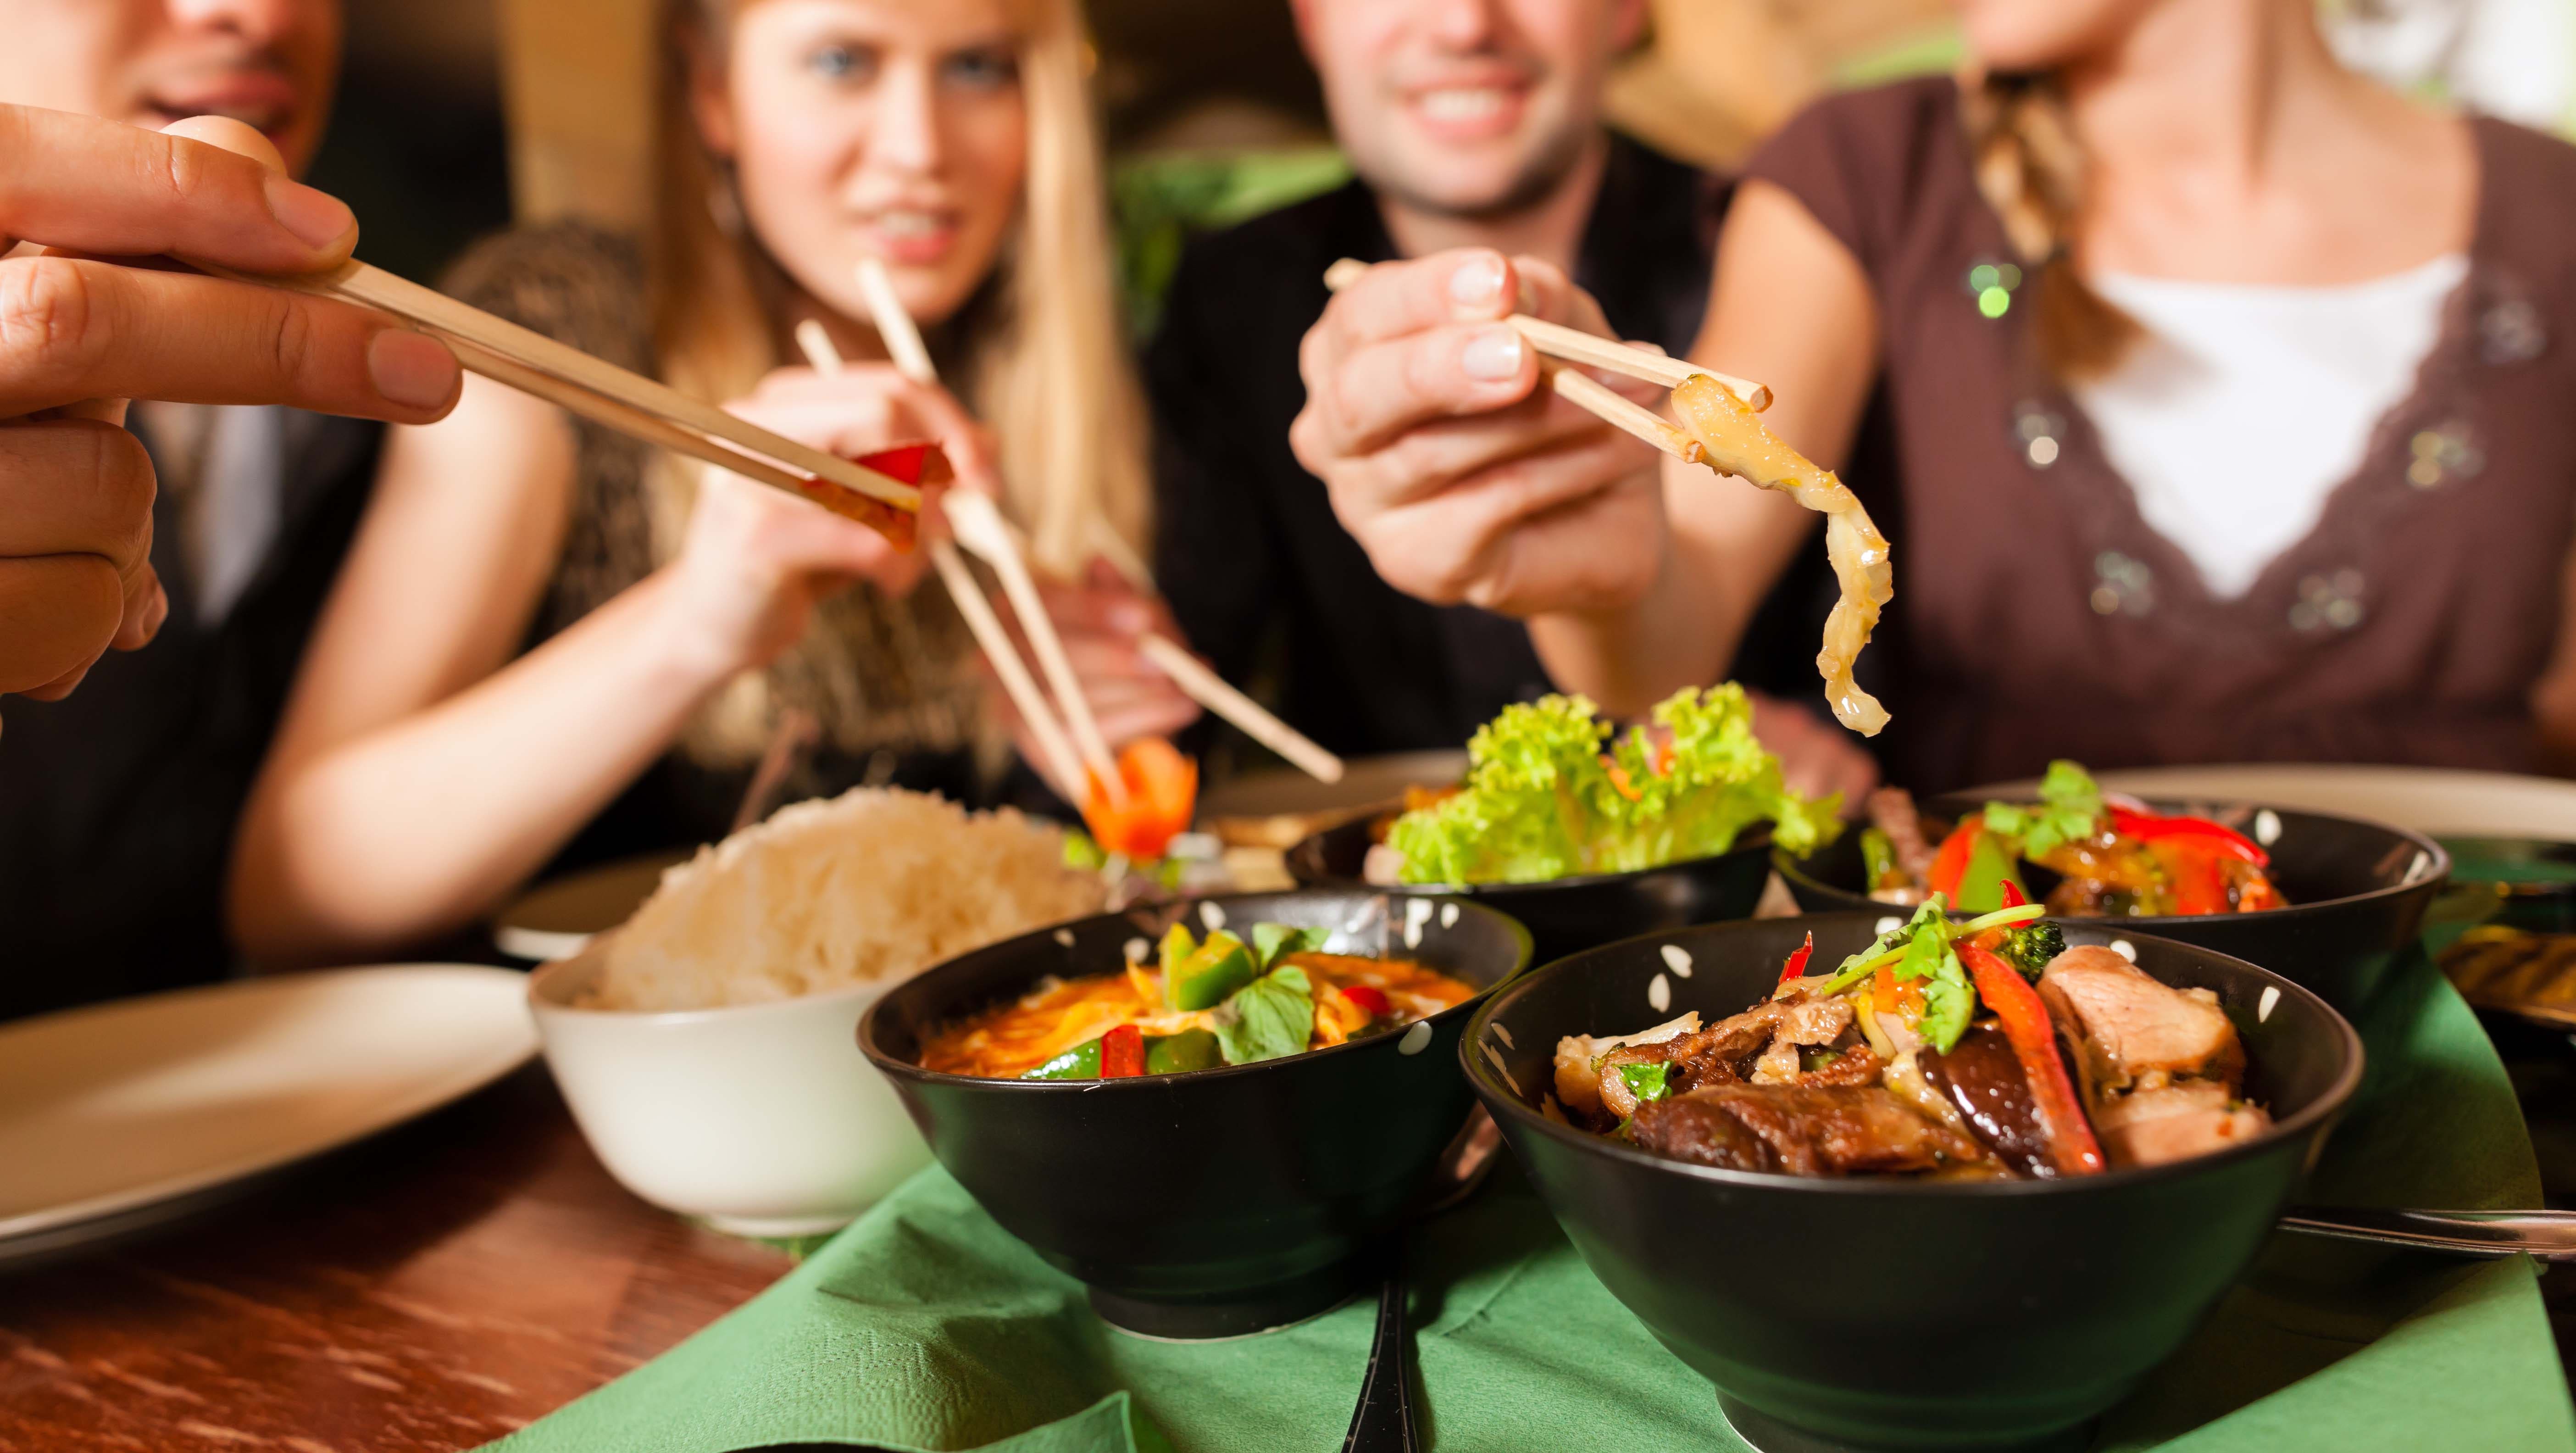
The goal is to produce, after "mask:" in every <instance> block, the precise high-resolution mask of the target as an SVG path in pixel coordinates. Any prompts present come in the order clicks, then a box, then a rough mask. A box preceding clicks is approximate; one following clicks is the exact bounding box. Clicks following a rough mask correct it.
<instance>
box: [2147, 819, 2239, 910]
mask: <svg viewBox="0 0 2576 1453" xmlns="http://www.w3.org/2000/svg"><path fill="white" fill-rule="evenodd" d="M2147 853H2148V855H2149V856H2151V857H2153V858H2154V859H2155V860H2156V866H2157V867H2160V868H2162V869H2164V870H2165V887H2166V889H2167V891H2168V892H2169V893H2170V894H2171V895H2172V898H2173V911H2174V912H2175V913H2178V914H2192V915H2195V916H2196V915H2199V914H2205V913H2233V912H2234V911H2236V905H2235V904H2234V903H2231V902H2229V901H2228V897H2227V875H2226V873H2225V872H2224V871H2223V870H2221V869H2220V867H2219V859H2220V857H2221V856H2222V855H2223V854H2225V853H2226V850H2225V849H2224V848H2222V847H2220V846H2219V845H2217V844H2216V843H2214V842H2212V841H2211V840H2210V839H2208V838H2202V837H2182V836H2177V837H2169V838H2159V839H2156V840H2154V841H2151V842H2149V843H2148V844H2147Z"/></svg>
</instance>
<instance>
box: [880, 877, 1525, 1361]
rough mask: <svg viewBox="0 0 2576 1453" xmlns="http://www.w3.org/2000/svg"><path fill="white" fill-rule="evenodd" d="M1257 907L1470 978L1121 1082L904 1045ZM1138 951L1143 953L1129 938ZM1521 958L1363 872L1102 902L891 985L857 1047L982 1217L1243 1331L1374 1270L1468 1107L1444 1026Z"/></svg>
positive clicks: (1439, 904)
mask: <svg viewBox="0 0 2576 1453" xmlns="http://www.w3.org/2000/svg"><path fill="white" fill-rule="evenodd" d="M1176 921H1177V922H1184V923H1187V924H1188V925H1189V927H1190V928H1191V930H1192V931H1193V932H1204V931H1206V930H1207V929H1209V928H1214V927H1222V926H1226V925H1232V926H1233V927H1234V929H1235V931H1237V932H1239V933H1248V932H1249V926H1250V925H1252V924H1255V923H1282V924H1288V925H1291V926H1294V927H1311V928H1322V929H1325V930H1327V931H1328V932H1329V934H1330V937H1329V939H1328V940H1327V942H1326V944H1325V947H1326V949H1327V950H1328V951H1330V952H1334V953H1357V954H1370V955H1375V956H1379V957H1395V958H1406V959H1411V960H1413V961H1415V962H1417V963H1421V964H1423V965H1425V966H1427V967H1430V968H1434V969H1438V970H1439V971H1441V972H1442V973H1445V974H1449V975H1451V976H1453V977H1455V978H1459V979H1463V980H1465V981H1466V982H1468V983H1469V984H1472V985H1475V986H1476V988H1477V989H1478V991H1479V992H1478V994H1477V996H1476V997H1475V998H1471V999H1469V1000H1467V1001H1466V1002H1465V1003H1462V1004H1458V1005H1455V1006H1452V1007H1451V1008H1448V1009H1445V1010H1442V1011H1441V1012H1440V1013H1438V1014H1434V1015H1432V1016H1431V1017H1429V1018H1427V1019H1423V1020H1419V1021H1417V1022H1415V1023H1413V1024H1411V1025H1409V1026H1407V1027H1406V1028H1404V1029H1402V1030H1397V1031H1392V1032H1388V1033H1382V1034H1377V1035H1372V1036H1368V1037H1365V1038H1362V1039H1357V1040H1353V1041H1351V1042H1350V1043H1348V1044H1342V1045H1336V1046H1333V1047H1332V1048H1329V1049H1319V1050H1312V1051H1309V1052H1307V1053H1304V1054H1297V1055H1290V1056H1288V1057H1286V1058H1283V1059H1274V1060H1265V1061H1262V1062H1260V1063H1258V1064H1249V1065H1240V1066H1234V1067H1231V1068H1221V1069H1210V1070H1200V1071H1197V1072H1194V1073H1189V1074H1173V1075H1145V1076H1140V1077H1137V1078H1132V1079H1116V1080H992V1079H978V1078H974V1077H971V1076H965V1075H950V1074H939V1073H934V1072H932V1071H929V1070H925V1069H923V1068H921V1066H920V1065H919V1064H918V1063H917V1060H918V1058H919V1055H920V1051H921V1045H922V1043H923V1041H924V1040H925V1039H927V1038H928V1037H929V1036H930V1035H931V1034H933V1033H934V1032H936V1031H937V1030H938V1029H939V1028H941V1027H942V1026H945V1025H948V1024H951V1023H954V1022H956V1021H957V1020H960V1019H964V1018H966V1017H968V1016H970V1015H973V1014H976V1013H979V1012H981V1011H983V1010H985V1009H988V1008H991V1007H992V1006H994V1005H997V1004H1002V1003H1007V1002H1009V1001H1011V1000H1014V999H1016V998H1018V997H1019V996H1020V995H1022V994H1023V993H1025V992H1026V991H1027V990H1028V989H1030V988H1031V987H1032V986H1033V985H1035V984H1036V983H1037V981H1038V980H1040V979H1042V978H1045V977H1046V976H1048V975H1051V974H1052V975H1059V976H1062V977H1064V978H1076V977H1080V976H1084V975H1089V974H1102V973H1114V972H1116V971H1117V970H1118V969H1119V967H1120V966H1121V965H1122V964H1124V963H1125V962H1126V961H1127V958H1128V956H1129V954H1130V952H1131V948H1130V946H1131V945H1132V944H1133V943H1134V941H1136V940H1139V939H1142V940H1144V941H1145V942H1146V943H1148V944H1150V943H1153V942H1154V941H1156V940H1157V939H1159V938H1160V937H1161V935H1162V933H1163V931H1164V930H1165V929H1167V928H1168V927H1170V926H1171V925H1172V924H1173V923H1174V922H1176ZM1133 951H1134V952H1137V953H1139V954H1141V953H1142V952H1143V950H1133ZM1529 962H1530V939H1529V933H1528V931H1527V930H1525V929H1523V928H1522V927H1521V926H1520V925H1519V924H1517V923H1515V922H1513V921H1512V920H1511V919H1509V918H1507V917H1505V916H1503V915H1502V914H1500V913H1496V912H1494V911H1493V910H1492V909H1489V908H1482V907H1478V906H1476V905H1474V904H1470V903H1460V902H1457V901H1455V900H1447V901H1443V900H1433V899H1408V898H1397V897H1390V896H1388V895H1386V894H1381V893H1374V892H1346V893H1343V892H1294V893H1274V894H1241V895H1234V896H1229V897H1221V898H1209V899H1198V900H1192V901H1189V902H1185V903H1180V904H1166V905H1161V906H1158V907H1154V908H1137V909H1131V910H1129V911H1127V912H1124V913H1113V914H1104V915H1102V916H1100V917H1097V918H1087V919H1083V920H1081V921H1079V922H1076V923H1069V924H1065V925H1063V926H1062V927H1059V928H1051V929H1041V930H1039V931H1037V932H1034V933H1030V934H1025V935H1023V936H1021V937H1019V938H1014V939H1007V940H1005V941H1003V942H1001V943H997V944H993V945H991V946H989V947H986V948H981V949H977V950H976V951H974V952H972V953H969V954H965V955H962V956H960V957H958V958H954V959H951V960H949V961H948V962H946V963H944V964H940V965H938V966H936V967H934V968H931V969H929V970H927V971H925V972H923V973H922V974H921V975H920V976H919V977H917V978H915V979H913V980H912V981H910V982H909V983H906V984H904V985H903V986H901V987H900V988H897V989H894V990H892V991H890V992H889V993H887V994H886V996H885V997H884V998H882V999H880V1000H878V1001H877V1002H876V1004H875V1005H874V1006H873V1007H871V1008H870V1009H869V1010H868V1012H867V1015H866V1017H865V1018H863V1019H861V1020H860V1021H859V1045H860V1048H862V1049H863V1050H865V1051H866V1052H867V1056H868V1058H869V1059H870V1060H872V1061H874V1062H875V1064H876V1066H877V1068H878V1069H880V1070H882V1071H884V1072H885V1074H886V1075H887V1076H888V1077H890V1078H891V1079H892V1080H893V1081H894V1087H895V1091H896V1093H898V1094H899V1095H901V1096H902V1097H903V1102H904V1105H905V1108H907V1109H909V1110H910V1111H911V1112H912V1118H913V1120H914V1121H915V1123H917V1124H919V1125H920V1127H921V1132H922V1134H923V1135H924V1136H925V1137H927V1138H928V1139H929V1141H930V1149H931V1152H932V1153H933V1154H934V1155H936V1156H938V1157H939V1162H940V1164H941V1165H944V1166H946V1167H947V1168H948V1172H949V1174H951V1175H954V1176H955V1177H957V1179H958V1181H959V1182H960V1183H961V1184H963V1185H964V1186H965V1187H966V1189H967V1190H968V1191H970V1192H972V1193H973V1194H974V1197H975V1199H976V1200H977V1201H979V1202H981V1203H982V1204H983V1207H984V1209H985V1210H986V1211H987V1212H989V1213H991V1215H992V1217H993V1219H994V1220H996V1221H999V1222H1000V1223H1002V1225H1003V1227H1004V1228H1005V1229H1007V1230H1009V1231H1010V1233H1011V1234H1012V1235H1014V1236H1017V1237H1019V1238H1020V1239H1021V1240H1022V1241H1025V1242H1027V1243H1028V1244H1029V1245H1030V1246H1031V1247H1033V1248H1035V1249H1036V1251H1037V1253H1038V1254H1039V1255H1040V1256H1043V1257H1045V1258H1046V1259H1047V1261H1048V1262H1050V1263H1051V1264H1053V1265H1054V1266H1056V1267H1058V1268H1060V1269H1061V1270H1063V1271H1066V1272H1069V1273H1071V1274H1072V1275H1074V1276H1076V1277H1079V1278H1080V1279H1082V1281H1084V1282H1085V1283H1087V1284H1088V1285H1089V1288H1090V1292H1091V1302H1092V1305H1093V1306H1094V1307H1095V1308H1096V1309H1098V1311H1099V1312H1100V1315H1101V1316H1102V1317H1104V1318H1106V1319H1108V1320H1109V1321H1110V1322H1112V1323H1113V1324H1115V1325H1117V1326H1120V1327H1123V1328H1126V1329H1128V1330H1130V1331H1134V1332H1141V1333H1144V1334H1146V1335H1148V1336H1155V1337H1167V1338H1179V1339H1200V1338H1214V1337H1235V1336H1242V1335H1245V1334H1247V1333H1252V1332H1258V1331H1264V1330H1267V1329H1270V1328H1273V1327H1281V1326H1286V1325H1288V1324H1290V1323H1293V1322H1298V1321H1302V1320H1304V1319H1305V1318H1307V1317H1310V1316H1313V1315H1315V1314H1316V1313H1318V1312H1321V1311H1324V1310H1326V1309H1327V1308H1330V1307H1332V1306H1334V1305H1335V1304H1337V1303H1339V1302H1341V1301H1342V1300H1344V1299H1345V1298H1347V1297H1348V1296H1349V1295H1351V1293H1352V1292H1354V1291H1356V1290H1358V1289H1359V1287H1360V1286H1361V1284H1362V1282H1363V1280H1364V1279H1365V1278H1366V1276H1367V1275H1368V1272H1367V1268H1366V1266H1365V1265H1364V1258H1363V1253H1364V1252H1366V1251H1368V1250H1369V1248H1370V1246H1371V1244H1372V1243H1373V1242H1374V1241H1375V1240H1376V1239H1377V1238H1378V1237H1380V1236H1382V1235H1384V1234H1385V1233H1386V1232H1388V1231H1390V1230H1393V1229H1394V1228H1395V1227H1396V1226H1397V1225H1399V1224H1400V1223H1401V1222H1402V1220H1403V1219H1404V1217H1405V1215H1406V1214H1407V1212H1408V1211H1409V1210H1410V1209H1411V1208H1412V1206H1413V1204H1414V1202H1415V1199H1416V1197H1417V1196H1418V1195H1420V1194H1421V1193H1422V1192H1423V1191H1424V1189H1425V1188H1426V1187H1427V1186H1428V1185H1429V1184H1430V1183H1431V1182H1432V1180H1433V1178H1434V1176H1435V1175H1436V1174H1437V1173H1438V1170H1439V1162H1440V1159H1441V1153H1442V1151H1443V1150H1444V1149H1446V1148H1447V1147H1448V1145H1449V1143H1450V1141H1451V1140H1452V1139H1454V1138H1455V1137H1456V1136H1457V1135H1458V1133H1459V1131H1460V1128H1461V1127H1462V1126H1463V1125H1464V1124H1465V1123H1466V1120H1467V1117H1468V1115H1469V1113H1470V1112H1471V1111H1472V1110H1473V1109H1474V1100H1473V1097H1472V1096H1471V1095H1470V1094H1469V1092H1468V1090H1467V1086H1466V1083H1465V1082H1464V1081H1462V1080H1461V1079H1459V1078H1458V1072H1457V1043H1458V1033H1459V1030H1460V1029H1461V1028H1462V1027H1463V1026H1464V1025H1465V1023H1466V1021H1467V1016H1468V1015H1469V1014H1472V1013H1473V1012H1475V1005H1476V1004H1477V1003H1479V1002H1481V1001H1482V999H1483V996H1484V993H1485V992H1486V991H1489V990H1491V989H1492V988H1493V987H1494V986H1495V985H1497V984H1500V983H1502V982H1503V981H1504V980H1506V979H1509V978H1511V977H1512V976H1513V975H1515V974H1517V973H1519V972H1520V971H1521V970H1522V969H1523V968H1525V967H1527V966H1528V964H1529Z"/></svg>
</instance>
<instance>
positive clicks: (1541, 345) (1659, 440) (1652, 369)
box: [1324, 257, 1771, 464]
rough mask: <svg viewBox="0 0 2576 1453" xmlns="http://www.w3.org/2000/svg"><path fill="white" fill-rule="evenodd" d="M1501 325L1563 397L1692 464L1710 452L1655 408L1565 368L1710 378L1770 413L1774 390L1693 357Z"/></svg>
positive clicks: (1327, 272)
mask: <svg viewBox="0 0 2576 1453" xmlns="http://www.w3.org/2000/svg"><path fill="white" fill-rule="evenodd" d="M1368 270H1369V264H1367V263H1365V262H1361V261H1360V260H1359V259H1357V258H1352V257H1345V258H1343V259H1341V260H1340V261H1338V262H1336V263H1334V264H1333V265H1332V266H1331V267H1328V268H1326V269H1324V286H1325V287H1326V288H1328V289H1330V290H1331V291H1333V292H1337V293H1338V292H1340V291H1341V290H1342V289H1344V288H1346V287H1349V286H1350V285H1351V284H1352V283H1355V282H1357V281H1359V279H1360V276H1361V274H1363V273H1365V272H1367V271H1368ZM1503 321H1504V322H1506V323H1508V324H1510V325H1511V326H1512V329H1513V330H1514V331H1515V332H1517V333H1519V334H1520V335H1521V337H1523V338H1525V339H1527V340H1529V345H1530V346H1531V347H1532V348H1535V349H1537V350H1538V351H1539V352H1540V353H1541V354H1543V355H1545V357H1546V358H1547V359H1548V360H1549V362H1547V363H1546V364H1544V365H1543V371H1544V372H1545V374H1546V375H1547V382H1548V386H1549V387H1550V388H1552V389H1554V390H1555V391H1556V393H1557V396H1558V397H1560V398H1562V399H1564V400H1565V401H1566V402H1567V403H1570V404H1573V405H1574V406H1576V407H1577V408H1581V409H1585V410H1588V411H1590V412H1591V413H1593V414H1595V415H1597V416H1599V417H1600V418H1601V419H1602V420H1603V421H1604V422H1607V423H1609V424H1611V425H1612V426H1614V427H1616V428H1618V429H1620V430H1623V431H1625V432H1626V433H1629V434H1632V435H1635V436H1636V437H1637V438H1639V439H1642V440H1644V441H1646V442H1647V443H1648V444H1651V445H1653V446H1654V447H1656V448H1657V449H1660V450H1662V451H1663V452H1665V453H1666V454H1669V455H1671V456H1673V457H1674V458H1675V459H1679V460H1681V461H1683V462H1684V463H1687V464H1704V463H1706V462H1708V461H1707V453H1706V451H1705V450H1703V449H1702V448H1701V447H1700V444H1699V441H1698V440H1696V439H1693V438H1692V437H1691V436H1690V435H1689V434H1688V433H1686V432H1684V431H1683V430H1682V429H1681V428H1679V427H1678V426H1676V425H1674V424H1672V423H1671V422H1669V421H1667V420H1666V419H1665V418H1664V417H1663V416H1662V415H1660V414H1658V413H1656V412H1655V411H1654V410H1652V409H1649V408H1647V407H1645V406H1644V405H1643V404H1640V403H1637V402H1636V401H1634V400H1632V399H1630V398H1628V397H1626V396H1625V395H1622V394H1620V393H1619V392H1617V391H1616V390H1614V389H1612V388H1610V387H1608V386H1607V385H1605V384H1603V383H1602V382H1600V381H1599V380H1598V379H1595V378H1593V377H1592V376H1591V375H1589V374H1586V373H1583V372H1581V371H1580V369H1577V368H1567V367H1564V366H1563V365H1565V364H1568V363H1571V364H1579V365H1581V366H1582V367H1583V368H1598V369H1603V370H1605V371H1607V372H1610V373H1617V374H1625V375H1626V376H1628V377H1630V378H1641V379H1644V380H1645V381H1646V382H1648V383H1652V384H1660V385H1662V386H1663V387H1665V388H1668V389H1673V388H1679V387H1681V386H1682V385H1683V384H1684V383H1685V382H1687V381H1689V380H1690V379H1691V378H1693V377H1697V376H1705V377H1708V378H1711V379H1715V380H1716V381H1717V383H1718V385H1719V386H1720V387H1721V388H1724V389H1725V390H1726V391H1727V392H1728V393H1731V394H1733V395H1735V396H1736V397H1737V398H1739V399H1741V400H1743V401H1744V406H1745V407H1746V408H1748V409H1751V410H1753V411H1754V412H1755V413H1757V414H1758V413H1760V412H1761V411H1763V410H1764V409H1767V408H1769V407H1771V390H1770V389H1769V388H1768V387H1767V386H1765V385H1763V384H1758V383H1755V382H1754V381H1753V380H1751V379H1749V378H1737V377H1735V376H1734V375H1733V374H1727V373H1719V372H1718V371H1717V370H1715V369H1712V368H1701V367H1700V366H1698V365H1697V364H1694V363H1692V362H1690V361H1689V360H1688V359H1682V358H1675V357H1673V356H1671V355H1670V354H1666V353H1656V352H1652V351H1650V350H1648V349H1644V348H1637V347H1632V346H1631V345H1629V344H1625V343H1620V342H1617V341H1616V340H1613V339H1609V338H1597V337H1594V336H1593V335H1592V334H1589V333H1586V332H1583V331H1581V330H1579V329H1575V328H1568V327H1566V326H1565V325H1564V324H1562V323H1551V322H1548V321H1547V320H1546V319H1544V318H1533V317H1531V316H1530V315H1528V314H1527V313H1514V314H1512V315H1511V316H1509V317H1507V318H1505V319H1504V320H1503Z"/></svg>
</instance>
